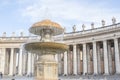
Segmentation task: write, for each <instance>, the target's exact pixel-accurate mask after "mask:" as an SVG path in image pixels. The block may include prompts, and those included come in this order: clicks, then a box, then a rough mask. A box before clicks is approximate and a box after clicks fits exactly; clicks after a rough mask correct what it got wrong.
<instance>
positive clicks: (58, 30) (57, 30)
mask: <svg viewBox="0 0 120 80" xmlns="http://www.w3.org/2000/svg"><path fill="white" fill-rule="evenodd" d="M43 30H51V31H50V32H51V34H52V35H53V36H54V35H59V34H62V33H63V32H64V29H63V28H62V27H61V26H60V25H59V24H58V23H56V22H53V21H51V20H48V19H46V20H43V21H41V22H37V23H35V24H33V25H32V27H31V28H30V29H29V31H30V32H31V33H33V34H36V35H41V33H43Z"/></svg>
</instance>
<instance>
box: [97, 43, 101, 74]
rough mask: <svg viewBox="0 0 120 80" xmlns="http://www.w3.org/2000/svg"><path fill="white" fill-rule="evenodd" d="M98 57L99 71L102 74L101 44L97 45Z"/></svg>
mask: <svg viewBox="0 0 120 80" xmlns="http://www.w3.org/2000/svg"><path fill="white" fill-rule="evenodd" d="M97 59H98V60H97V67H98V73H99V74H101V59H100V44H99V45H97Z"/></svg>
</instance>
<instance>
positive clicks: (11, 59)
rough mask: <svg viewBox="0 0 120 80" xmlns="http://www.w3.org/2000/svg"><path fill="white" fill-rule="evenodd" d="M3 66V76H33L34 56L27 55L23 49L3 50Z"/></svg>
mask: <svg viewBox="0 0 120 80" xmlns="http://www.w3.org/2000/svg"><path fill="white" fill-rule="evenodd" d="M4 53H5V66H4V69H3V71H2V73H3V74H4V75H10V76H13V75H20V76H23V75H33V73H34V66H33V65H34V61H35V60H34V59H35V58H34V57H35V55H34V54H31V53H27V52H25V50H23V48H22V47H21V48H4Z"/></svg>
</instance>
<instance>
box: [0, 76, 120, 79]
mask: <svg viewBox="0 0 120 80" xmlns="http://www.w3.org/2000/svg"><path fill="white" fill-rule="evenodd" d="M12 79H15V80H34V77H26V76H23V77H20V76H15V77H8V76H5V77H3V78H2V79H1V78H0V80H12ZM59 80H120V75H99V76H98V75H97V76H95V75H86V76H84V75H82V76H80V75H77V76H60V77H59Z"/></svg>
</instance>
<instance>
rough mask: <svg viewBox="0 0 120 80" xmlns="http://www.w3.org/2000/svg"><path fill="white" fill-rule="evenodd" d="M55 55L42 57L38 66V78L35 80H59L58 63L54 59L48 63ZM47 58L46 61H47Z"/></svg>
mask: <svg viewBox="0 0 120 80" xmlns="http://www.w3.org/2000/svg"><path fill="white" fill-rule="evenodd" d="M50 56H54V55H42V56H40V59H39V61H38V62H37V64H36V67H37V70H36V78H35V80H58V67H57V62H56V61H55V60H54V61H53V59H52V58H51V59H52V60H49V61H48V58H46V57H50ZM45 58H46V60H45Z"/></svg>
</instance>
